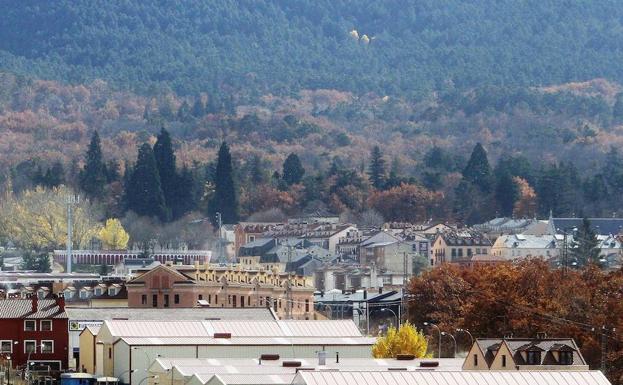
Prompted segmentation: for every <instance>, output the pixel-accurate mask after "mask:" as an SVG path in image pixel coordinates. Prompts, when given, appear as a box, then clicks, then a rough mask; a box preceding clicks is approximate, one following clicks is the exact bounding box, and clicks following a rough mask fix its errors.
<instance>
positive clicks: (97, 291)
mask: <svg viewBox="0 0 623 385" xmlns="http://www.w3.org/2000/svg"><path fill="white" fill-rule="evenodd" d="M95 295H96V296H100V295H102V288H101V287H97V288H95Z"/></svg>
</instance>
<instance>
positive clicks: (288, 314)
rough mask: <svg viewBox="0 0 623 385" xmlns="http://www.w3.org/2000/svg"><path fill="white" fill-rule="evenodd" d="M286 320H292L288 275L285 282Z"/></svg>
mask: <svg viewBox="0 0 623 385" xmlns="http://www.w3.org/2000/svg"><path fill="white" fill-rule="evenodd" d="M286 319H292V285H291V283H290V273H288V281H287V282H286Z"/></svg>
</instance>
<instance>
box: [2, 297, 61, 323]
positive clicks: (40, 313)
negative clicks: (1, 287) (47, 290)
mask: <svg viewBox="0 0 623 385" xmlns="http://www.w3.org/2000/svg"><path fill="white" fill-rule="evenodd" d="M32 302H33V301H32V300H31V299H5V300H0V318H4V319H7V318H26V319H40V318H67V313H65V311H62V310H61V309H60V307H59V306H58V304H57V303H56V300H54V299H40V300H37V311H36V312H34V313H33V312H32Z"/></svg>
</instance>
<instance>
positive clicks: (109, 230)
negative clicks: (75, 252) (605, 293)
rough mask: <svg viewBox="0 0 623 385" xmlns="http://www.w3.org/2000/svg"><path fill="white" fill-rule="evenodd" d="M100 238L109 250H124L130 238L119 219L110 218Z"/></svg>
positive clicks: (100, 233) (101, 231) (100, 232)
mask: <svg viewBox="0 0 623 385" xmlns="http://www.w3.org/2000/svg"><path fill="white" fill-rule="evenodd" d="M99 238H100V240H101V241H102V243H103V244H104V248H106V249H107V250H123V249H125V248H126V247H127V245H128V241H129V240H130V236H129V235H128V233H127V232H126V231H125V229H124V228H123V225H122V224H121V222H120V221H119V219H117V218H109V219H107V220H106V225H105V226H104V227H102V228H101V230H100V231H99Z"/></svg>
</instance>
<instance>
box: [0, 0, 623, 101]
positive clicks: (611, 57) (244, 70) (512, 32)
mask: <svg viewBox="0 0 623 385" xmlns="http://www.w3.org/2000/svg"><path fill="white" fill-rule="evenodd" d="M0 14H2V15H3V16H2V18H1V20H0V37H1V38H0V68H2V69H5V70H10V71H14V72H18V73H24V74H29V75H34V76H35V77H38V78H53V79H57V80H63V81H70V82H76V83H79V82H83V81H86V80H90V79H93V78H103V79H106V80H109V81H111V82H113V83H115V84H117V85H119V86H122V87H124V88H125V87H129V88H132V89H135V90H139V91H142V92H143V93H147V92H150V91H151V90H153V87H160V86H165V87H171V88H172V89H173V90H174V91H176V92H178V93H182V94H189V93H196V92H199V91H206V90H208V91H212V90H215V89H217V88H219V87H220V88H222V87H223V86H224V85H229V86H234V87H236V88H243V87H244V88H247V89H248V88H251V89H253V90H259V92H260V93H264V92H265V91H271V92H282V93H287V92H290V91H291V90H292V89H294V90H296V89H299V88H304V89H305V88H307V89H309V88H311V89H314V88H336V89H342V90H348V91H354V92H357V93H363V92H367V91H374V92H377V93H379V94H413V93H418V92H420V91H422V90H428V89H431V88H440V87H446V86H448V85H449V84H453V85H455V86H457V87H459V88H467V87H475V86H481V85H487V84H497V85H508V84H514V85H542V84H546V85H547V84H557V83H563V82H568V81H580V80H587V79H592V78H595V77H604V78H608V79H610V80H615V81H622V80H623V68H622V66H623V27H622V26H621V19H622V18H623V7H620V4H619V3H618V2H617V1H605V0H604V1H580V0H573V1H567V2H565V3H564V5H561V2H560V1H555V0H542V1H537V0H529V1H523V2H517V1H512V0H503V1H497V0H474V1H469V2H464V1H456V0H454V1H450V0H420V1H394V2H382V1H355V0H347V1H339V2H335V1H331V0H300V1H291V0H279V1H268V0H256V1H249V0H241V1H233V0H229V1H202V0H187V1H180V0H169V1H155V0H144V1H137V0H126V1H114V2H113V1H109V2H99V3H98V5H97V7H95V6H93V3H92V2H90V1H86V0H82V1H69V0H61V1H55V2H42V1H20V2H2V3H0ZM352 30H356V31H357V35H358V36H359V37H360V38H361V39H359V40H357V39H355V38H353V36H351V34H349V32H350V31H352ZM364 34H365V35H367V36H368V37H369V38H373V39H371V40H370V42H369V43H366V40H365V39H364V38H362V36H363V35H364Z"/></svg>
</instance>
